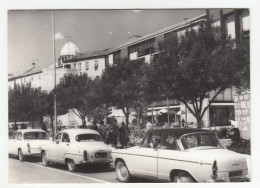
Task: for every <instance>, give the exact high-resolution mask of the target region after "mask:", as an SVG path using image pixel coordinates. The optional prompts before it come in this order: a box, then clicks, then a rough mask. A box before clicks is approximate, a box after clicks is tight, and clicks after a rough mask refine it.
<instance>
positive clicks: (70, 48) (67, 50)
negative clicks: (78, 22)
mask: <svg viewBox="0 0 260 188" xmlns="http://www.w3.org/2000/svg"><path fill="white" fill-rule="evenodd" d="M76 53H79V49H78V47H77V46H76V45H75V44H74V43H73V42H67V43H66V44H65V45H64V46H63V47H62V49H61V52H60V55H61V56H64V55H75V54H76Z"/></svg>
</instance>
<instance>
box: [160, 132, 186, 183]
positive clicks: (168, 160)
mask: <svg viewBox="0 0 260 188" xmlns="http://www.w3.org/2000/svg"><path fill="white" fill-rule="evenodd" d="M181 159H182V156H181V152H180V150H179V147H178V144H177V140H176V138H175V137H174V136H173V135H171V134H163V135H162V142H161V146H160V153H159V154H158V178H159V179H162V180H168V179H169V176H170V172H171V170H172V169H178V168H179V167H180V166H181V165H183V162H182V160H181Z"/></svg>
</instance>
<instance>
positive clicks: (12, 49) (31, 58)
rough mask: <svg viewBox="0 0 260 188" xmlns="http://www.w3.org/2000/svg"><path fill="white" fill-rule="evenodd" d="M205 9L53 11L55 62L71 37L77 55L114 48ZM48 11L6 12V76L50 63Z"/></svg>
mask: <svg viewBox="0 0 260 188" xmlns="http://www.w3.org/2000/svg"><path fill="white" fill-rule="evenodd" d="M205 12H206V11H205V9H186V10H180V9H179V10H176V9H168V10H167V9H154V10H149V9H142V10H131V9H128V10H123V9H119V10H100V9H97V10H55V11H54V20H55V24H54V25H55V34H56V40H55V51H56V59H57V58H58V57H59V55H60V51H61V48H62V47H63V45H64V44H65V43H66V42H67V41H68V38H71V41H72V42H73V43H75V44H76V45H77V46H78V48H79V51H80V53H82V52H87V51H94V50H99V49H107V48H114V47H116V46H117V45H120V44H122V43H125V42H127V40H128V37H130V36H133V35H141V36H143V35H145V34H149V33H152V32H154V31H157V30H160V29H163V28H165V27H168V26H171V25H173V24H176V23H179V22H181V21H183V20H184V18H188V19H189V18H193V17H195V16H198V15H201V14H204V13H205ZM52 38H53V31H52V13H51V11H50V10H17V11H15V10H9V11H8V73H18V72H23V71H26V70H28V69H29V68H31V66H32V63H33V62H35V63H36V66H39V67H41V68H43V67H45V66H47V65H49V64H50V63H52V61H53V55H52V54H53V50H52V47H53V41H52Z"/></svg>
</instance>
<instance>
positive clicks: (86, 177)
mask: <svg viewBox="0 0 260 188" xmlns="http://www.w3.org/2000/svg"><path fill="white" fill-rule="evenodd" d="M25 163H27V164H30V165H34V166H38V167H41V168H47V169H50V170H53V171H58V172H62V173H64V174H70V175H74V176H78V177H81V178H85V179H90V180H94V181H98V182H101V183H112V182H108V181H103V180H99V179H96V178H91V177H88V176H82V175H79V174H75V173H72V172H66V171H62V170H58V169H54V168H49V167H45V166H41V165H38V164H33V163H29V162H25Z"/></svg>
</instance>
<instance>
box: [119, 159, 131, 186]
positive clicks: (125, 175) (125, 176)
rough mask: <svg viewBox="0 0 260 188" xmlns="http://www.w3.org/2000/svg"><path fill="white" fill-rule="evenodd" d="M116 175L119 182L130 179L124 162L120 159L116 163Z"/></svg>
mask: <svg viewBox="0 0 260 188" xmlns="http://www.w3.org/2000/svg"><path fill="white" fill-rule="evenodd" d="M116 175H117V178H118V180H119V181H120V182H129V180H130V179H131V174H130V173H129V171H128V169H127V166H126V164H125V163H124V162H122V161H118V163H117V164H116Z"/></svg>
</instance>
